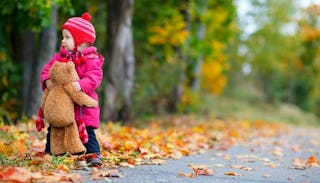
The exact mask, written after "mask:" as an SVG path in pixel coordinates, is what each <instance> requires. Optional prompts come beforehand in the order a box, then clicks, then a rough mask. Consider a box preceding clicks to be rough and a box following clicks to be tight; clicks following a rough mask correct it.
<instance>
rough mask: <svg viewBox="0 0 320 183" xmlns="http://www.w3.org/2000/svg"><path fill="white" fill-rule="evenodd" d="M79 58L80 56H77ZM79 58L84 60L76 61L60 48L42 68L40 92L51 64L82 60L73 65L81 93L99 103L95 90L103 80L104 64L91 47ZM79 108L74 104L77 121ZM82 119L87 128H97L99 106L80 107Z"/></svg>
mask: <svg viewBox="0 0 320 183" xmlns="http://www.w3.org/2000/svg"><path fill="white" fill-rule="evenodd" d="M78 57H80V56H78ZM81 57H84V58H85V59H83V58H81V59H79V58H78V59H77V57H76V56H75V55H72V54H70V53H68V52H67V51H66V50H65V49H63V48H62V47H61V48H60V53H55V54H54V55H53V57H52V58H51V59H50V61H49V62H48V63H47V64H46V65H45V66H44V67H43V69H42V71H41V84H42V90H44V89H45V87H46V86H45V81H46V80H47V79H49V70H50V68H51V66H52V64H53V63H54V62H56V61H59V60H63V59H66V58H68V59H72V60H73V61H74V60H78V61H79V60H82V62H80V63H75V65H76V67H75V68H76V71H77V73H78V75H79V77H80V80H79V84H80V86H81V89H82V91H83V92H85V93H86V94H87V95H89V96H90V97H92V98H94V99H95V100H97V101H99V99H98V95H97V93H96V91H95V90H96V89H97V88H98V87H99V86H100V84H101V82H102V78H103V71H102V65H103V62H104V58H103V56H101V55H100V54H98V53H97V48H96V47H94V46H91V47H89V48H86V49H84V50H82V52H81ZM80 109H81V108H80V106H79V105H77V104H75V119H76V120H79V119H80V118H81V116H80V115H81V114H80ZM82 118H83V120H84V122H85V124H86V126H87V127H93V128H98V127H99V124H100V120H99V119H100V108H99V105H98V106H97V107H93V108H87V107H82Z"/></svg>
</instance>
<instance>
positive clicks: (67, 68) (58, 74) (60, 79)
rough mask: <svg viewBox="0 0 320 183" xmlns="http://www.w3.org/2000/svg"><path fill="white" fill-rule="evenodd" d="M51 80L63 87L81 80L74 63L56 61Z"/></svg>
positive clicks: (52, 68) (51, 72) (51, 71)
mask: <svg viewBox="0 0 320 183" xmlns="http://www.w3.org/2000/svg"><path fill="white" fill-rule="evenodd" d="M50 79H52V80H53V81H54V82H55V83H56V84H58V85H61V84H65V83H69V82H73V81H77V80H79V79H80V78H79V76H78V74H77V71H76V70H75V66H74V63H73V62H59V61H56V62H55V63H54V64H53V65H52V67H51V69H50Z"/></svg>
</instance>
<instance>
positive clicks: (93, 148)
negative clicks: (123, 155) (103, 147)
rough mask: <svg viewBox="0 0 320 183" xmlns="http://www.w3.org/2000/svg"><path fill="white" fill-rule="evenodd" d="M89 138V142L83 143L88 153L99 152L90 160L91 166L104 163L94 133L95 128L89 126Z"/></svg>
mask: <svg viewBox="0 0 320 183" xmlns="http://www.w3.org/2000/svg"><path fill="white" fill-rule="evenodd" d="M87 132H88V136H89V140H88V142H87V143H85V144H83V145H84V146H85V147H86V149H87V154H93V153H95V154H97V155H98V156H97V157H96V158H92V159H89V160H88V163H90V164H91V166H100V165H102V161H101V159H100V145H99V143H98V140H97V137H96V134H95V133H94V129H93V128H90V127H88V128H87Z"/></svg>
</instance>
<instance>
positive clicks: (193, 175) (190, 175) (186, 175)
mask: <svg viewBox="0 0 320 183" xmlns="http://www.w3.org/2000/svg"><path fill="white" fill-rule="evenodd" d="M178 176H180V177H188V178H195V177H196V176H197V174H195V173H183V172H179V173H178Z"/></svg>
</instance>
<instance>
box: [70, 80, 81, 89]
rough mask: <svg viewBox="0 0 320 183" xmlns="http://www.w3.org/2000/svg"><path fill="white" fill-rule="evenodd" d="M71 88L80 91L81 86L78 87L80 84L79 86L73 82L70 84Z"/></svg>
mask: <svg viewBox="0 0 320 183" xmlns="http://www.w3.org/2000/svg"><path fill="white" fill-rule="evenodd" d="M72 87H73V88H74V89H75V90H76V91H80V90H81V86H80V84H79V82H78V81H76V82H73V83H72Z"/></svg>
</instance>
